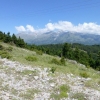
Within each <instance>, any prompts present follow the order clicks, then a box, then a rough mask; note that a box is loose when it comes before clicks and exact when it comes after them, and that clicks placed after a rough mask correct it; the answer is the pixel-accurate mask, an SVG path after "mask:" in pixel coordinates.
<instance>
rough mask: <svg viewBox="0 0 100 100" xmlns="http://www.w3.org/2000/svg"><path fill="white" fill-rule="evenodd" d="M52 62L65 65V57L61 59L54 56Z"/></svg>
mask: <svg viewBox="0 0 100 100" xmlns="http://www.w3.org/2000/svg"><path fill="white" fill-rule="evenodd" d="M51 63H53V64H56V65H65V59H64V58H61V59H60V60H58V59H56V58H53V59H52V60H51Z"/></svg>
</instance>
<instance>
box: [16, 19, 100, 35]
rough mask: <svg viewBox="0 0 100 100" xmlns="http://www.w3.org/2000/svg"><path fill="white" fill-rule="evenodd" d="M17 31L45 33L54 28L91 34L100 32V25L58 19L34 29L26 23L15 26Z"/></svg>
mask: <svg viewBox="0 0 100 100" xmlns="http://www.w3.org/2000/svg"><path fill="white" fill-rule="evenodd" d="M15 28H16V30H17V31H18V32H22V31H24V32H26V33H27V32H33V33H45V32H49V31H54V30H61V31H73V32H80V33H91V34H100V25H97V24H96V23H92V22H90V23H83V24H78V25H74V24H72V23H71V22H68V21H59V22H58V23H47V24H46V25H45V27H44V28H42V29H37V30H35V29H34V27H33V26H31V25H26V28H25V27H24V26H19V27H15Z"/></svg>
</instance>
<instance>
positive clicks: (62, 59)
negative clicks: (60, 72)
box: [60, 57, 65, 65]
mask: <svg viewBox="0 0 100 100" xmlns="http://www.w3.org/2000/svg"><path fill="white" fill-rule="evenodd" d="M60 62H61V64H62V65H65V59H64V57H62V58H61V59H60Z"/></svg>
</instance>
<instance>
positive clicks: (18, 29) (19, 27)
mask: <svg viewBox="0 0 100 100" xmlns="http://www.w3.org/2000/svg"><path fill="white" fill-rule="evenodd" d="M15 28H16V30H17V31H18V32H24V31H26V29H25V28H24V26H18V27H17V26H15Z"/></svg>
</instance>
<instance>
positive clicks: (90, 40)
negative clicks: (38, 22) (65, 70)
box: [17, 31, 100, 45]
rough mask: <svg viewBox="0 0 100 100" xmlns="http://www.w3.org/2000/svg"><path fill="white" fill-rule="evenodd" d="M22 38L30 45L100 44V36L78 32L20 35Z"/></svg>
mask: <svg viewBox="0 0 100 100" xmlns="http://www.w3.org/2000/svg"><path fill="white" fill-rule="evenodd" d="M17 36H20V37H21V38H23V39H24V40H25V42H27V43H29V44H37V45H41V44H57V43H65V42H68V43H82V44H86V45H93V44H100V35H96V34H88V33H78V32H69V31H67V32H63V31H55V32H54V31H50V32H46V33H42V34H35V33H19V34H17Z"/></svg>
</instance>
